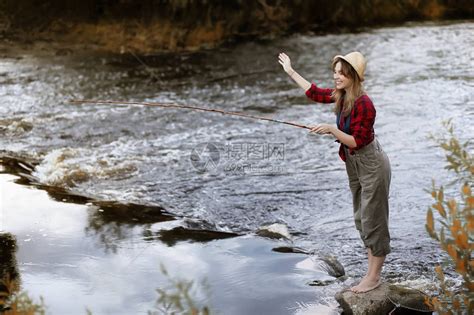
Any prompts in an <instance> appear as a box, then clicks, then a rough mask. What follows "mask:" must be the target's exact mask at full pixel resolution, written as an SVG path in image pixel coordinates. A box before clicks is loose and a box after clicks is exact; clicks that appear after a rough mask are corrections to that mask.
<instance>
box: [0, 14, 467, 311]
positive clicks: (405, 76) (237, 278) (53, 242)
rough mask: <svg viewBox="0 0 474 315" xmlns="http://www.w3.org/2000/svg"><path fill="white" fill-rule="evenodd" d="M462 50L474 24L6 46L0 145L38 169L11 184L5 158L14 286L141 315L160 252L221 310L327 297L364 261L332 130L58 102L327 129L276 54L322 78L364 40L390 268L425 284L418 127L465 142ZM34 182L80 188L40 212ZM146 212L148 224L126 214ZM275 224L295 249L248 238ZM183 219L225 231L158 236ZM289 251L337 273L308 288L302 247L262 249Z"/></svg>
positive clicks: (436, 163)
mask: <svg viewBox="0 0 474 315" xmlns="http://www.w3.org/2000/svg"><path fill="white" fill-rule="evenodd" d="M472 47H474V23H472V21H457V22H439V23H432V22H430V23H412V24H405V25H403V26H399V27H385V28H375V29H367V30H366V31H364V32H360V33H347V34H328V35H324V36H310V35H297V36H291V37H289V38H283V39H276V40H265V41H260V42H250V43H241V44H234V45H230V46H225V47H222V48H219V49H213V50H204V51H200V52H197V53H187V54H179V55H176V54H174V55H166V54H160V55H150V56H136V55H134V54H133V53H131V52H127V51H124V53H123V54H119V55H111V54H105V53H99V52H96V51H94V50H87V49H84V48H82V49H79V48H76V47H73V48H67V47H66V48H64V47H61V46H58V45H57V44H53V43H49V42H37V43H11V42H4V43H2V44H0V57H1V59H0V103H1V106H0V136H1V137H0V149H1V151H0V155H1V156H7V155H8V156H12V155H13V156H15V157H16V158H17V159H18V160H19V161H23V162H24V164H25V165H28V164H29V163H31V165H33V166H34V169H32V170H31V171H28V172H27V173H28V175H27V177H28V179H29V182H28V185H27V186H18V185H16V184H15V185H13V180H14V179H15V178H17V177H14V176H17V175H18V174H16V175H15V174H11V173H12V172H9V171H8V168H7V167H5V168H4V169H3V173H5V174H4V175H2V176H3V177H2V178H3V179H2V181H1V182H2V190H1V192H2V194H3V197H4V200H6V201H5V202H4V205H6V206H4V207H3V208H4V209H3V210H2V212H3V215H4V217H3V222H2V226H1V228H2V229H3V230H4V231H6V232H9V233H12V234H13V235H14V236H15V238H16V240H17V244H18V253H17V263H18V267H19V270H20V274H21V279H22V287H23V288H24V289H25V290H27V291H28V292H30V293H32V294H33V295H34V296H39V295H42V296H43V297H44V298H45V301H46V304H48V306H49V308H50V310H51V312H52V313H53V314H64V313H62V312H64V310H65V309H67V310H69V311H70V312H71V314H76V313H77V314H82V313H84V312H85V311H84V310H85V307H89V308H90V309H91V310H92V311H93V312H94V314H96V313H97V314H102V313H104V314H119V313H121V312H122V311H123V313H127V314H130V313H131V312H134V311H137V310H140V312H144V311H145V310H147V309H151V308H152V306H153V297H154V295H155V292H154V291H153V290H154V288H157V287H160V285H161V284H163V281H164V280H163V279H164V278H163V276H162V275H160V272H159V263H160V262H162V263H163V264H164V265H165V266H167V267H168V266H169V268H170V269H172V271H174V272H175V274H178V275H181V276H183V277H184V278H186V279H200V278H207V279H208V282H209V283H208V285H209V287H210V292H211V293H210V294H209V296H211V297H209V296H208V297H207V298H206V297H205V296H204V297H203V296H201V295H202V292H199V293H198V295H199V296H198V297H197V299H198V300H200V301H202V303H204V304H206V303H209V304H210V306H211V308H212V307H214V308H213V309H214V310H215V311H217V312H220V313H222V314H244V313H245V314H251V313H259V314H263V313H268V314H270V313H271V314H277V313H281V314H287V313H294V312H299V311H302V310H304V308H305V305H309V304H310V303H312V302H314V303H316V304H325V305H330V306H331V305H332V304H333V303H335V302H334V301H333V300H332V295H333V293H334V292H336V291H337V290H339V289H341V288H342V287H343V286H344V285H347V283H349V282H350V281H351V280H352V281H353V280H354V279H355V278H358V277H361V276H362V275H363V272H364V269H365V267H366V262H365V260H364V252H363V247H362V243H361V241H360V239H359V237H358V233H357V232H356V230H355V227H354V224H353V219H352V205H351V197H350V191H349V188H348V183H347V175H346V174H345V168H344V164H343V162H342V161H341V160H340V159H339V157H338V155H337V150H338V144H337V143H335V142H334V139H332V138H330V137H328V136H318V135H310V134H308V133H307V131H306V130H304V129H299V128H294V127H290V126H286V125H282V124H274V123H270V122H265V121H257V120H252V119H245V118H238V117H233V116H224V115H220V114H215V113H203V112H196V111H188V110H182V109H163V108H153V107H141V106H110V105H91V104H88V105H74V104H71V103H70V102H69V100H72V99H100V100H127V101H146V102H177V103H179V104H186V105H193V106H201V107H209V108H218V109H223V110H228V111H239V112H245V113H249V114H252V115H260V116H265V117H271V118H275V119H281V120H288V121H294V122H298V123H301V124H307V125H311V124H316V123H323V122H324V123H332V122H334V120H335V116H334V114H333V112H332V106H331V105H324V104H316V103H312V102H310V101H309V100H308V99H307V98H306V97H305V96H304V93H303V91H302V90H300V89H299V87H297V86H296V84H294V83H293V82H291V81H290V79H289V78H288V76H287V75H286V74H285V73H284V72H283V70H282V69H281V66H280V65H279V64H278V61H277V58H278V54H279V53H280V52H285V53H287V54H288V55H289V56H290V58H291V60H292V65H293V67H294V69H295V70H296V71H298V72H299V73H300V74H301V75H303V76H304V77H305V78H306V79H308V80H310V81H313V82H316V83H317V84H318V85H320V86H323V87H331V86H332V85H333V82H332V72H331V69H330V63H331V60H332V57H333V56H334V55H336V54H345V53H347V52H350V51H353V50H359V51H361V52H362V53H363V54H364V55H365V56H366V58H367V59H368V69H367V73H366V80H365V88H366V90H367V93H368V94H369V96H370V97H371V98H372V100H373V102H374V104H375V107H376V109H377V119H376V124H375V132H376V135H377V137H378V139H379V141H380V143H381V144H382V146H383V148H384V150H385V151H386V153H387V155H388V156H389V158H390V160H391V165H392V186H391V195H390V211H391V212H390V231H391V236H392V247H393V249H392V250H393V252H392V253H391V254H390V255H389V256H388V258H387V262H386V264H385V267H384V272H383V275H384V277H385V279H387V281H391V282H394V283H403V284H410V285H414V286H416V287H418V288H420V289H423V290H430V289H432V288H433V287H432V283H433V279H434V278H435V275H434V271H433V268H434V266H435V264H436V263H439V262H440V261H441V260H442V258H443V257H442V255H441V254H440V250H439V249H438V247H437V244H436V243H435V242H433V241H431V239H430V238H429V236H428V235H427V233H426V232H425V227H424V224H425V218H426V210H427V207H428V206H429V205H430V203H431V196H430V195H429V194H428V193H427V192H426V191H425V190H426V189H429V188H430V187H431V181H432V180H433V179H435V180H436V181H437V182H440V183H443V182H444V181H446V182H447V181H448V180H449V179H450V178H451V177H452V175H451V174H450V173H448V172H447V171H446V170H444V169H443V168H444V166H445V158H444V154H443V152H442V151H441V149H440V148H439V147H438V146H437V145H436V143H435V142H434V141H433V140H431V139H429V135H430V134H443V133H444V132H443V127H442V121H444V120H446V119H448V118H451V119H452V122H453V123H454V126H455V127H456V129H455V130H456V134H457V135H458V136H459V138H460V140H462V141H466V140H468V139H472V135H473V134H474V127H473V125H472V123H471V122H472V120H473V119H474V98H473V96H474V65H473V60H474V50H473V49H472ZM20 175H21V174H20ZM17 179H18V178H17ZM34 187H42V188H45V187H49V188H48V189H49V190H51V187H53V188H54V187H56V188H64V189H66V190H67V191H68V192H70V193H71V194H73V195H74V194H77V195H81V196H86V198H85V199H83V200H82V199H81V200H79V203H78V204H74V203H72V204H69V203H65V204H64V205H57V203H54V205H55V206H54V205H53V206H45V205H51V204H50V202H52V201H51V200H48V198H49V199H51V197H48V198H46V197H45V196H46V195H47V194H46V192H44V191H42V190H35V189H34ZM38 194H39V195H41V196H39V195H38ZM37 195H38V196H37ZM12 196H17V197H16V198H13V197H12ZM28 196H29V197H28ZM24 198H27V199H29V198H31V200H30V201H27V200H24ZM38 198H39V199H38ZM65 198H66V197H65ZM43 199H44V200H43ZM66 199H67V198H66ZM79 199H80V198H79ZM86 199H87V200H86ZM42 200H43V201H42ZM91 200H95V201H100V202H101V203H100V202H96V203H94V202H93V201H91ZM58 201H61V199H58ZM66 201H68V200H66ZM107 202H109V203H110V204H112V205H114V204H115V205H116V204H118V203H120V204H123V205H125V206H122V207H119V206H115V207H114V206H109V207H107V205H108V203H107ZM24 203H27V204H26V205H25V204H24ZM59 204H60V203H59ZM73 205H74V206H73ZM127 205H128V206H127ZM134 205H135V206H134ZM55 207H57V208H61V207H65V208H61V209H62V210H61V211H55V210H54V209H56V208H55ZM68 207H70V208H71V209H70V210H67V209H69V208H68ZM134 207H135V208H134ZM15 209H24V210H22V211H20V210H18V212H17V211H16V210H15ZM130 209H135V210H134V211H135V212H134V213H135V214H133V215H131V214H130V211H132V210H130ZM137 209H138V210H137ZM142 210H143V211H147V213H149V217H146V218H145V217H144V216H141V215H140V214H137V213H140V211H142ZM132 212H133V211H132ZM162 212H163V213H166V214H167V215H169V220H168V219H166V218H165V219H163V217H162V216H163V214H162ZM158 214H159V217H157V216H156V215H158ZM18 216H24V219H20V218H18ZM46 218H47V219H46ZM274 223H278V224H281V225H283V226H286V227H287V228H288V230H289V233H290V235H291V237H290V238H291V240H290V241H271V240H267V239H264V238H260V237H256V236H255V232H256V231H257V230H258V229H259V228H260V227H262V226H264V225H269V224H274ZM177 226H182V227H185V228H186V229H188V230H192V231H194V232H195V233H198V232H196V231H214V232H219V233H215V235H214V236H212V235H211V236H208V238H207V239H206V238H205V240H202V239H199V237H197V239H196V236H192V235H191V234H192V233H191V232H189V231H188V234H186V233H184V236H183V237H182V238H181V239H180V238H179V237H178V238H173V241H170V242H168V243H167V242H166V240H165V237H164V236H163V235H164V234H163V231H166V230H169V229H172V228H176V227H177ZM186 229H185V230H186ZM198 234H199V233H198ZM186 235H188V236H186ZM190 235H191V236H190ZM235 235H239V236H235ZM282 243H283V244H287V245H288V244H290V245H291V246H296V247H300V248H304V249H306V250H307V251H309V252H312V253H314V255H315V256H316V257H318V256H323V255H332V256H335V257H337V259H338V260H339V261H340V262H341V263H342V265H343V266H344V267H345V269H346V273H347V275H348V279H347V280H345V282H341V281H333V282H331V283H330V284H328V285H325V286H309V285H308V283H309V282H311V277H313V278H318V277H322V278H324V276H321V275H319V276H318V275H315V274H311V271H308V269H304V268H303V269H301V268H298V266H300V265H298V263H299V262H301V261H303V260H305V259H307V257H306V256H304V255H301V254H282V253H274V252H272V251H271V249H272V248H274V247H277V246H280V245H282ZM124 270H127V271H126V272H125V271H124ZM129 270H133V271H129ZM298 270H299V271H298ZM301 270H303V271H301ZM150 279H152V281H151V282H150ZM318 279H319V278H318ZM285 283H287V284H288V287H285ZM213 288H214V289H213ZM70 296H76V297H77V298H74V299H73V300H71V299H70V298H68V297H70ZM123 301H126V302H123ZM94 307H95V308H94ZM257 310H258V311H257ZM137 312H138V311H137Z"/></svg>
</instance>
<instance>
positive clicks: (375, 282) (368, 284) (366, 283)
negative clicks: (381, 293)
mask: <svg viewBox="0 0 474 315" xmlns="http://www.w3.org/2000/svg"><path fill="white" fill-rule="evenodd" d="M381 283H382V281H381V280H380V278H378V279H372V278H369V277H367V276H366V277H364V278H362V280H361V281H360V283H359V284H358V285H356V286H353V287H352V288H351V291H352V292H354V293H365V292H369V291H371V290H374V289H376V288H378V287H379V285H380V284H381Z"/></svg>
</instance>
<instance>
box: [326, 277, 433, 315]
mask: <svg viewBox="0 0 474 315" xmlns="http://www.w3.org/2000/svg"><path fill="white" fill-rule="evenodd" d="M425 297H426V295H425V294H423V293H422V292H420V291H418V290H414V289H409V288H406V287H402V286H396V285H390V284H387V283H382V285H380V286H379V287H378V288H377V289H375V290H372V291H369V292H365V293H354V292H352V291H350V290H349V289H345V290H343V291H340V292H338V293H337V294H336V296H335V298H336V301H337V302H338V303H339V304H340V306H341V307H342V309H343V314H344V315H351V314H353V315H381V314H393V315H396V314H431V313H432V312H431V311H430V310H429V309H427V307H426V304H425V303H424V299H425Z"/></svg>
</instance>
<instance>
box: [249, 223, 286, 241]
mask: <svg viewBox="0 0 474 315" xmlns="http://www.w3.org/2000/svg"><path fill="white" fill-rule="evenodd" d="M257 235H259V236H263V237H268V238H276V239H279V238H286V239H288V240H289V239H291V235H290V232H289V231H288V227H287V226H286V225H284V224H281V223H274V224H271V225H264V226H261V227H260V228H259V229H258V231H257Z"/></svg>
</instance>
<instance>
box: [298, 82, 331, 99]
mask: <svg viewBox="0 0 474 315" xmlns="http://www.w3.org/2000/svg"><path fill="white" fill-rule="evenodd" d="M332 91H333V89H321V88H318V87H317V86H316V84H314V83H311V87H310V88H309V89H308V90H307V91H306V93H305V94H306V96H307V97H308V98H310V99H312V100H313V101H315V102H318V103H334V99H333V98H332V97H331V94H332Z"/></svg>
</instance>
